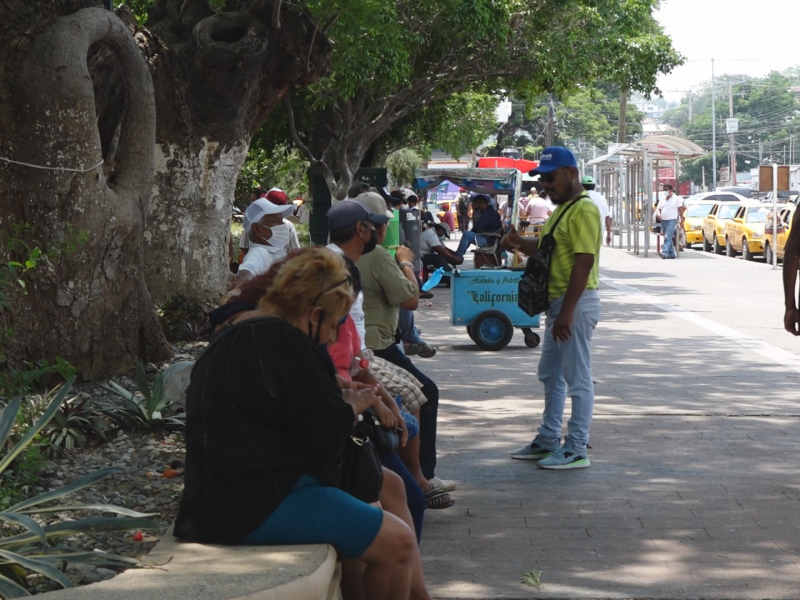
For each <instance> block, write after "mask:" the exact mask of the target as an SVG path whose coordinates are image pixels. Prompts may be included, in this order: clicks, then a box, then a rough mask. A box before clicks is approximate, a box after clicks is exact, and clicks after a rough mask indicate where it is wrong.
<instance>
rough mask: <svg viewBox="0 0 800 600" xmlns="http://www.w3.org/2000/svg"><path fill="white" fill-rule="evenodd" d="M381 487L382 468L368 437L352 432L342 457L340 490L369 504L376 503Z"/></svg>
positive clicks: (358, 432)
mask: <svg viewBox="0 0 800 600" xmlns="http://www.w3.org/2000/svg"><path fill="white" fill-rule="evenodd" d="M382 485H383V466H382V465H381V459H380V457H379V456H378V452H377V450H375V447H374V446H373V445H372V443H371V442H370V441H369V437H367V435H366V434H364V433H362V432H360V431H357V430H356V431H353V433H352V434H351V435H350V439H348V440H347V444H346V445H345V449H344V454H343V455H342V480H341V485H340V487H341V489H342V490H343V491H345V492H347V493H348V494H350V495H351V496H353V497H354V498H357V499H358V500H361V501H362V502H366V503H367V504H371V503H373V502H377V501H378V498H379V497H380V494H381V486H382Z"/></svg>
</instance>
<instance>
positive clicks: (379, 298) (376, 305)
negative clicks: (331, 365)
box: [356, 246, 417, 350]
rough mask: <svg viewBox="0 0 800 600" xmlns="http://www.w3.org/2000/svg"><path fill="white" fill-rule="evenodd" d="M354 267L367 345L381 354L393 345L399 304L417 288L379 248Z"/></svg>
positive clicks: (393, 260) (362, 258) (387, 254)
mask: <svg viewBox="0 0 800 600" xmlns="http://www.w3.org/2000/svg"><path fill="white" fill-rule="evenodd" d="M356 264H357V265H358V270H359V271H360V272H361V285H362V287H363V290H364V324H365V325H366V329H367V339H366V344H367V346H368V347H370V348H372V349H373V350H384V349H385V348H388V347H389V346H391V345H392V344H394V343H395V337H394V334H395V332H396V331H397V320H398V317H399V314H400V307H399V305H400V303H401V302H405V301H406V300H408V299H409V298H411V297H413V296H414V294H416V292H417V286H416V284H414V283H412V282H410V281H409V280H408V279H406V276H405V275H403V271H402V270H401V269H400V267H399V266H398V265H397V262H396V261H395V259H394V258H392V256H391V255H390V254H389V252H388V251H387V250H386V248H383V247H381V246H378V247H376V248H375V250H373V251H372V252H370V253H369V254H365V255H364V256H362V257H361V258H359V259H358V263H356Z"/></svg>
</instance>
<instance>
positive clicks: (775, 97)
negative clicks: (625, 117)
mask: <svg viewBox="0 0 800 600" xmlns="http://www.w3.org/2000/svg"><path fill="white" fill-rule="evenodd" d="M798 85H800V68H793V69H788V70H786V71H783V72H772V73H769V74H768V75H766V76H764V77H749V76H745V75H735V74H731V75H722V76H720V77H719V78H717V79H716V90H715V96H716V119H717V122H716V128H717V140H716V142H717V151H718V154H717V166H718V167H721V166H725V165H727V164H728V161H729V159H728V153H729V151H730V136H729V135H727V134H726V133H725V119H726V118H728V117H729V116H730V112H729V110H730V109H729V106H730V100H731V98H732V100H733V115H734V117H736V118H738V119H739V132H738V133H737V134H736V166H737V170H738V171H747V170H750V169H753V168H756V167H757V166H758V164H759V161H760V160H763V162H764V163H772V162H777V163H779V164H782V163H784V148H786V150H787V152H786V155H785V160H786V163H789V164H792V163H796V162H797V161H799V160H800V152H797V151H796V152H795V156H793V157H792V156H790V153H789V152H788V150H789V148H790V146H792V144H791V141H792V138H794V139H797V138H798V137H800V98H798V96H797V94H795V93H793V92H792V91H790V88H792V87H793V86H798ZM711 96H712V90H711V83H710V82H706V83H705V84H703V85H702V86H701V87H699V88H698V89H696V90H693V92H692V94H691V97H690V96H689V95H688V94H687V95H686V96H685V97H684V98H683V99H682V100H681V103H680V105H679V106H677V107H675V108H672V109H670V110H668V111H667V112H666V113H664V117H663V121H664V122H665V123H667V124H669V125H672V126H673V127H676V128H678V130H679V132H678V133H679V135H681V136H683V137H686V138H688V139H690V140H692V141H694V142H695V143H697V144H698V145H700V146H701V147H703V148H705V149H707V150H711V148H712V119H711V100H712V98H711ZM690 103H691V118H690V110H689V107H690ZM703 167H705V173H706V183H707V184H710V183H711V181H712V171H711V169H712V165H711V155H710V154H709V155H707V156H704V157H702V158H699V159H697V160H694V161H691V162H687V163H686V164H685V165H684V168H683V170H682V179H683V180H684V181H685V180H691V181H694V182H695V183H697V184H701V183H702V173H703Z"/></svg>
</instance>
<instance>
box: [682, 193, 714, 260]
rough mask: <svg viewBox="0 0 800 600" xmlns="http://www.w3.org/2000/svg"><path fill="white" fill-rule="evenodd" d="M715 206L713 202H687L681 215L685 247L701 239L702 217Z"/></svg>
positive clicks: (697, 242)
mask: <svg viewBox="0 0 800 600" xmlns="http://www.w3.org/2000/svg"><path fill="white" fill-rule="evenodd" d="M714 206H716V203H715V202H709V201H705V200H703V201H701V202H691V203H689V202H687V205H686V212H685V213H684V215H683V230H684V231H685V232H686V247H687V248H691V247H692V244H699V243H700V242H702V241H703V219H704V218H705V217H706V216H707V215H708V213H710V212H711V209H712V208H714Z"/></svg>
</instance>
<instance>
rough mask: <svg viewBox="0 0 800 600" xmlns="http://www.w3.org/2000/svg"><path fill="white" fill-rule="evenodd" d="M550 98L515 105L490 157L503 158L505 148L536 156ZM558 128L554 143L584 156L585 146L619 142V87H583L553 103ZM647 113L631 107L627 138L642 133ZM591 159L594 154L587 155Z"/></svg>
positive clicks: (489, 152)
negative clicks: (583, 149)
mask: <svg viewBox="0 0 800 600" xmlns="http://www.w3.org/2000/svg"><path fill="white" fill-rule="evenodd" d="M548 104H549V99H548V97H547V96H546V95H543V96H539V97H537V98H535V101H534V102H533V103H530V104H527V103H523V102H519V101H515V102H513V103H512V112H511V116H510V117H509V119H508V122H506V123H505V124H503V125H502V127H500V128H499V130H498V134H497V142H496V144H495V145H494V147H492V148H490V149H489V151H488V154H489V155H490V156H500V155H501V154H500V152H501V151H502V150H503V148H506V147H509V146H510V147H515V148H524V149H525V158H531V159H534V158H536V157H537V155H538V153H537V150H538V151H539V152H540V151H541V149H542V148H543V146H544V139H545V130H546V127H547V121H548V118H549V117H548V112H549V107H548ZM554 107H555V125H554V127H553V133H554V136H553V138H554V139H553V142H554V143H555V144H557V145H562V146H570V147H571V148H572V149H573V150H574V151H576V152H577V153H581V150H582V148H583V145H584V144H588V145H589V146H592V145H593V146H597V147H599V148H601V149H602V150H605V148H606V147H607V146H608V144H609V143H611V142H614V141H616V136H617V129H618V123H619V88H618V87H616V86H614V85H608V84H606V85H601V86H597V87H596V88H581V89H578V90H576V91H574V92H572V93H570V94H568V95H566V96H565V97H563V98H562V99H561V100H560V101H556V102H554ZM643 118H644V114H643V113H641V112H640V111H638V110H637V109H636V107H635V106H633V105H632V104H628V108H627V112H626V139H627V140H629V141H630V140H633V139H634V136H636V135H637V134H639V133H641V130H642V125H641V123H642V120H643ZM588 156H591V151H589V152H588Z"/></svg>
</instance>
